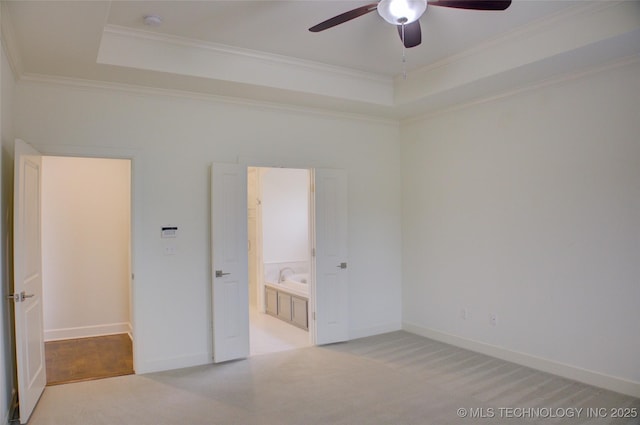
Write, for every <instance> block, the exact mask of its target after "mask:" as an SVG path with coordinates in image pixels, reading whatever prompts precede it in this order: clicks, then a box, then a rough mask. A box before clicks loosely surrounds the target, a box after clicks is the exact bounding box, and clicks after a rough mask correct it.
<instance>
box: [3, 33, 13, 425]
mask: <svg viewBox="0 0 640 425" xmlns="http://www.w3.org/2000/svg"><path fill="white" fill-rule="evenodd" d="M1 50H2V53H1V56H2V57H1V62H0V79H1V84H0V100H1V104H0V134H1V137H2V144H1V145H0V148H1V151H0V168H1V170H0V171H1V172H0V183H1V184H0V190H1V191H2V196H1V197H0V234H1V235H2V237H1V238H0V279H1V281H2V283H1V287H2V292H1V293H0V296H2V300H4V299H5V298H4V296H5V295H7V294H11V293H12V292H13V281H12V279H13V265H12V263H13V253H12V247H11V241H12V239H11V237H10V229H11V226H12V221H11V217H12V209H13V202H12V199H13V144H14V136H13V134H14V133H13V100H14V88H15V81H14V76H13V73H12V71H11V67H10V66H9V62H8V60H7V56H6V52H5V50H4V44H2V47H1ZM12 317H13V309H11V308H10V304H9V303H8V302H5V301H3V302H1V303H0V318H1V319H0V320H1V321H2V324H1V325H0V341H2V344H1V346H0V420H2V421H4V422H3V423H6V419H7V418H8V415H9V413H10V412H9V406H10V405H11V398H12V397H13V391H14V390H15V388H16V387H15V382H14V377H13V366H12V365H13V361H14V357H15V356H14V347H13V344H12V340H13V322H12V320H11V318H12Z"/></svg>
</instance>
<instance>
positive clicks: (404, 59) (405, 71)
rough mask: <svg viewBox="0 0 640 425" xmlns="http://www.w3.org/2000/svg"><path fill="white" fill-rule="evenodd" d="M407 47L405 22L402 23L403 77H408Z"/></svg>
mask: <svg viewBox="0 0 640 425" xmlns="http://www.w3.org/2000/svg"><path fill="white" fill-rule="evenodd" d="M406 52H407V47H406V46H405V45H404V22H403V23H402V78H403V79H405V80H406V79H407V56H406Z"/></svg>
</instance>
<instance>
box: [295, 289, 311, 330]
mask: <svg viewBox="0 0 640 425" xmlns="http://www.w3.org/2000/svg"><path fill="white" fill-rule="evenodd" d="M307 307H308V302H307V300H306V299H305V298H299V297H296V296H294V295H292V296H291V323H293V324H294V325H296V326H297V327H299V328H302V329H309V322H308V320H309V314H308V312H307Z"/></svg>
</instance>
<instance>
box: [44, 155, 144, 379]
mask: <svg viewBox="0 0 640 425" xmlns="http://www.w3.org/2000/svg"><path fill="white" fill-rule="evenodd" d="M42 177H43V178H42V264H43V325H44V339H45V357H46V363H47V383H48V385H52V384H59V383H67V382H74V381H80V380H87V379H97V378H103V377H110V376H118V375H123V374H132V373H134V371H133V331H132V326H131V249H130V247H131V160H128V159H106V158H78V157H57V156H43V158H42Z"/></svg>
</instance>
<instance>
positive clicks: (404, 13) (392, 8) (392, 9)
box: [378, 0, 427, 25]
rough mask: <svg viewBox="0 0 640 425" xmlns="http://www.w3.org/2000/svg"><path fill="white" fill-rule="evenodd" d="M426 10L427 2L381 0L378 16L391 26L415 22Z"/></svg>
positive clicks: (421, 0) (420, 0) (418, 0)
mask: <svg viewBox="0 0 640 425" xmlns="http://www.w3.org/2000/svg"><path fill="white" fill-rule="evenodd" d="M426 10H427V0H381V1H380V2H379V3H378V14H379V15H380V16H381V17H382V19H384V20H385V21H387V22H389V23H390V24H393V25H402V24H410V23H411V22H415V21H417V20H418V19H419V18H420V17H421V16H422V15H423V14H424V12H425V11H426Z"/></svg>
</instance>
